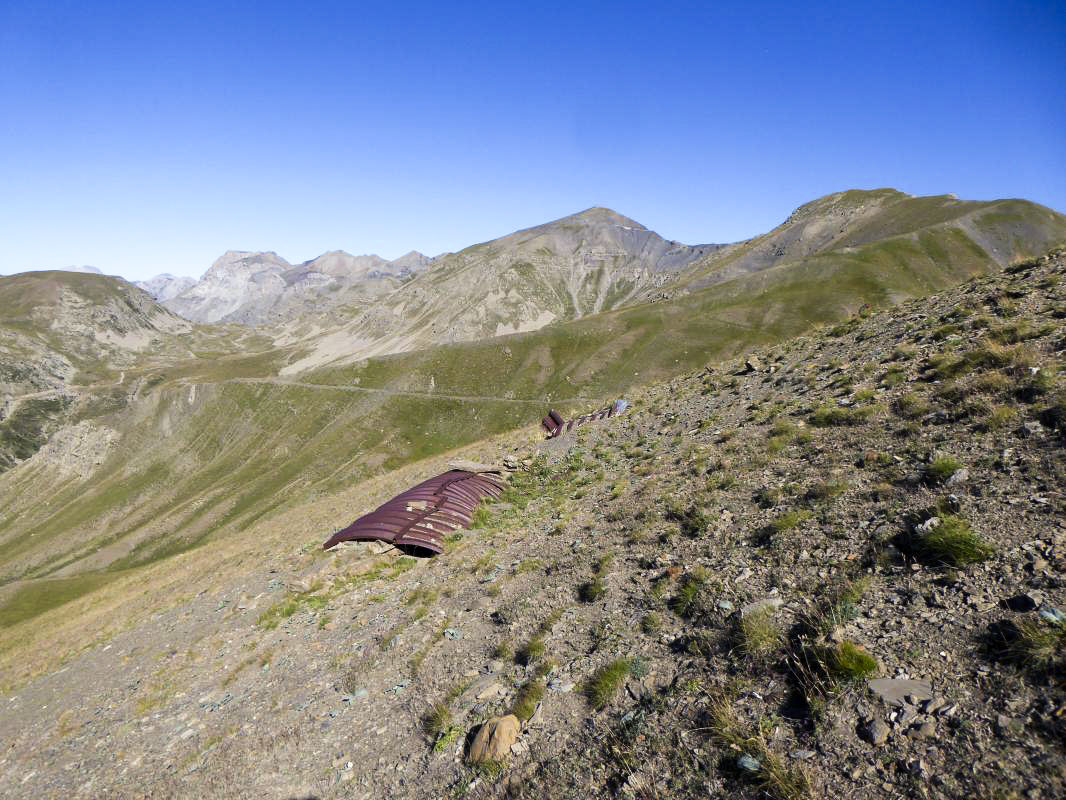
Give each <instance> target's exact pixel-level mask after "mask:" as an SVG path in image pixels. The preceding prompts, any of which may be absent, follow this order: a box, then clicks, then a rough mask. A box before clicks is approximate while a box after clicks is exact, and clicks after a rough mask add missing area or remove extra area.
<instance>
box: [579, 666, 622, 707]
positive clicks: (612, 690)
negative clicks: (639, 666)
mask: <svg viewBox="0 0 1066 800" xmlns="http://www.w3.org/2000/svg"><path fill="white" fill-rule="evenodd" d="M629 670H630V663H629V661H627V660H626V659H624V658H619V659H616V660H614V661H612V662H611V663H609V664H606V665H604V666H602V667H600V668H599V669H598V670H596V671H595V672H594V673H592V675H591V676H590V677H589V679H588V680H587V681H586V682H585V686H584V693H585V697H587V698H588V701H589V703H590V704H591V705H592V707H593V708H595V709H601V708H603V707H604V706H606V705H607V704H608V703H609V702H611V699H612V698H613V697H614V696H615V695H616V694H618V690H619V689H621V688H622V684H624V683H625V680H626V678H627V677H629Z"/></svg>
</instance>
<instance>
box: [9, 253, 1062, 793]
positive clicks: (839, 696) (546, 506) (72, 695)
mask: <svg viewBox="0 0 1066 800" xmlns="http://www.w3.org/2000/svg"><path fill="white" fill-rule="evenodd" d="M1064 277H1066V253H1064V252H1063V251H1058V252H1056V253H1054V254H1052V255H1051V256H1048V257H1045V258H1039V259H1029V260H1025V261H1020V262H1018V263H1016V264H1014V265H1012V266H1011V267H1009V268H1008V269H1007V270H1006V271H1004V272H1000V273H996V274H992V275H978V276H975V277H974V278H971V279H969V280H966V281H965V282H963V283H962V284H961V285H959V286H958V287H954V288H950V289H947V290H946V291H942V292H939V293H934V294H933V295H931V296H928V297H923V298H920V299H916V300H911V301H907V302H905V303H903V304H902V305H900V306H897V307H894V308H892V309H890V310H886V311H877V310H875V309H870V308H862V309H861V310H859V309H857V310H856V313H854V314H851V315H849V316H845V317H843V318H842V319H841V321H840V322H838V323H836V324H834V325H832V326H826V327H823V328H820V329H818V330H816V331H813V332H811V333H810V334H808V335H804V336H798V337H792V338H790V339H788V340H787V341H783V342H780V343H778V344H774V345H769V346H761V347H757V348H755V349H753V350H752V351H750V352H748V353H747V354H746V355H745V356H744V357H741V358H737V359H726V360H723V361H717V360H716V361H713V362H712V363H710V364H708V365H706V366H701V367H700V368H699V369H695V370H691V369H689V370H681V371H680V372H679V374H677V375H676V376H674V377H672V378H671V379H670V380H669V381H666V382H654V383H651V384H649V385H647V386H645V387H643V388H636V389H631V392H630V394H629V398H630V399H631V400H632V402H633V407H632V409H631V411H630V412H628V413H627V414H625V415H623V416H621V417H617V418H614V419H611V420H606V421H603V422H599V423H593V424H590V425H588V426H586V427H584V428H582V429H580V430H579V432H578V433H577V434H576V435H575V434H571V435H567V436H564V437H561V438H559V439H555V440H551V441H548V442H544V441H540V440H539V436H538V434H537V432H536V431H535V429H534V428H533V427H532V426H531V427H527V428H525V429H522V430H519V431H516V432H513V433H506V434H502V435H500V436H498V437H495V438H492V439H487V440H485V441H482V442H480V443H477V444H475V445H471V446H469V447H466V448H464V449H462V450H460V451H458V452H456V453H455V454H456V455H462V456H464V457H469V458H475V459H477V460H481V461H487V462H503V461H506V462H507V463H509V464H511V465H512V467H513V469H512V470H511V475H510V479H509V483H510V488H509V490H508V492H507V493H506V494H505V496H504V497H503V498H502V500H501V502H499V503H496V504H494V505H491V506H488V507H486V509H485V510H484V512H483V513H482V514H480V515H479V521H478V526H477V527H476V528H475V529H474V530H470V531H464V532H462V533H460V534H458V535H455V536H452V537H450V538H449V540H448V550H447V552H446V553H445V554H443V555H441V556H439V557H437V558H434V559H431V560H415V559H410V558H407V557H404V556H402V555H400V554H397V553H395V552H390V551H388V549H387V548H385V547H378V546H376V545H367V544H360V545H354V546H351V547H349V548H346V549H343V550H341V551H340V552H338V553H332V554H324V553H322V551H321V550H320V543H321V541H323V540H324V539H325V538H326V537H327V536H328V535H329V534H330V533H332V532H333V530H335V529H336V528H337V527H339V526H341V525H343V524H345V523H347V522H348V521H349V520H350V519H351V518H352V517H354V516H356V515H358V514H359V513H362V512H363V511H365V510H368V509H369V508H372V507H373V506H374V505H376V504H377V503H379V502H380V501H381V500H383V499H384V498H386V497H389V496H391V495H392V494H393V493H395V492H396V491H398V490H399V489H402V488H404V487H406V486H409V485H410V484H412V483H414V482H416V481H417V480H418V479H420V478H421V477H425V476H427V475H430V474H434V473H436V472H439V471H442V470H443V469H444V468H445V462H446V460H447V458H446V457H445V456H433V457H431V458H428V459H425V460H423V461H420V462H417V463H415V464H411V465H407V466H403V467H401V468H400V469H398V470H396V471H395V472H392V473H389V474H387V475H383V476H381V477H378V478H374V479H372V480H371V481H369V482H367V483H365V484H363V485H360V486H342V485H340V484H338V485H337V487H335V488H333V489H329V490H327V489H325V488H322V489H321V490H320V491H318V492H317V493H315V495H314V496H312V497H304V498H301V499H299V500H298V501H295V502H294V503H293V505H292V507H290V508H288V509H284V510H280V511H278V512H277V513H274V514H272V515H269V516H260V517H259V518H258V519H256V520H253V521H251V522H249V524H248V525H247V527H245V528H244V529H243V530H234V531H233V532H232V533H231V535H229V536H226V537H218V538H214V537H208V538H207V540H206V541H205V542H204V543H203V544H202V545H201V546H200V547H197V548H195V549H192V550H189V551H187V552H185V553H183V554H180V555H177V556H174V557H171V558H168V559H166V560H165V561H155V562H151V563H146V564H144V565H143V566H141V567H140V568H138V569H129V570H125V571H123V572H122V573H121V574H118V575H117V576H116V577H115V578H114V579H112V580H110V581H109V582H107V583H106V585H101V586H98V587H95V590H94V591H92V592H91V593H88V594H84V595H82V596H80V597H78V598H77V599H72V600H70V601H69V602H68V603H67V604H66V605H64V606H61V607H58V608H51V609H47V610H44V611H42V612H40V613H39V614H38V615H37V616H36V617H34V618H33V619H32V620H25V621H22V622H12V620H13V617H12V613H13V612H12V608H13V607H14V606H13V605H12V604H11V603H9V604H8V605H7V606H5V607H4V608H3V613H4V614H7V615H8V616H7V620H8V622H9V627H7V628H6V629H5V630H4V632H3V637H2V639H0V670H2V674H3V676H4V679H3V680H4V683H6V684H7V685H9V686H10V687H11V688H10V689H9V692H8V694H9V697H8V699H7V700H6V702H5V703H3V704H0V731H3V735H4V738H5V741H6V742H7V743H8V747H7V749H6V751H5V760H4V766H3V771H2V772H0V788H2V789H3V791H4V793H5V794H6V795H7V796H42V795H57V794H67V793H71V792H74V791H76V790H77V789H78V788H79V787H84V788H87V789H88V790H90V791H92V792H95V793H97V794H104V795H109V796H119V797H123V796H129V797H146V796H151V797H181V796H188V795H190V794H198V795H200V796H212V797H258V796H263V795H264V794H269V795H272V796H273V795H280V796H301V797H302V796H314V797H322V798H330V797H383V796H390V797H392V796H401V797H412V798H420V797H425V798H430V797H461V796H468V797H504V796H515V797H529V798H534V797H537V798H539V797H560V798H566V797H573V798H587V797H627V798H628V797H635V798H667V797H670V798H687V797H692V798H695V797H707V796H715V797H725V798H754V797H766V796H769V797H774V798H779V800H797V799H798V798H807V797H812V798H813V797H832V796H837V795H840V794H845V793H846V794H851V795H854V796H860V797H871V798H882V797H883V798H891V797H899V796H913V797H942V796H946V797H960V796H973V797H1003V798H1009V797H1026V798H1053V797H1059V796H1061V795H1062V794H1063V791H1064V789H1066V786H1064V785H1063V771H1062V765H1063V763H1066V753H1064V752H1063V741H1064V739H1066V736H1064V733H1066V732H1064V730H1063V719H1064V716H1063V707H1064V703H1066V694H1064V691H1066V686H1064V684H1063V682H1062V675H1063V670H1064V669H1066V661H1064V659H1066V635H1064V633H1063V631H1064V630H1066V628H1064V625H1066V614H1064V611H1066V594H1063V586H1064V585H1066V584H1064V582H1063V578H1064V570H1066V562H1064V560H1063V555H1062V548H1063V538H1064V536H1066V524H1064V522H1063V520H1064V519H1066V517H1064V512H1066V495H1064V494H1063V488H1062V487H1063V486H1066V393H1064V392H1066V389H1064V387H1063V383H1062V372H1063V369H1064V368H1066V323H1064V320H1066V292H1064V288H1063V287H1064V286H1066V283H1064ZM370 366H371V365H367V367H366V369H369V368H370ZM243 388H248V387H243ZM260 390H261V391H268V390H267V389H255V391H260ZM336 391H340V390H339V389H338V390H336ZM290 424H291V423H290ZM57 591H59V592H63V591H65V587H64V586H63V585H62V584H59V585H58V587H57ZM61 664H62V665H63V667H64V668H63V669H60V670H59V671H56V670H57V668H58V667H59V666H60V665H61ZM508 714H512V715H513V718H514V720H515V722H514V723H506V724H503V723H501V727H500V728H499V731H500V733H499V737H500V738H499V743H500V744H501V746H502V751H498V752H497V753H496V756H495V758H493V759H490V760H487V761H481V762H480V763H471V758H472V756H473V753H472V749H471V748H473V747H474V745H475V739H476V738H477V733H478V730H479V728H480V726H482V725H483V724H485V723H487V722H491V724H493V725H496V722H495V721H496V720H498V719H503V718H506V715H508ZM115 753H121V754H122V762H121V763H122V766H121V768H120V767H118V766H116V761H115V759H114V756H113V754H115ZM71 763H76V764H77V769H65V768H64V765H67V764H71Z"/></svg>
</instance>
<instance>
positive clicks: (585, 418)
mask: <svg viewBox="0 0 1066 800" xmlns="http://www.w3.org/2000/svg"><path fill="white" fill-rule="evenodd" d="M628 407H629V403H627V402H626V401H625V400H617V401H615V402H614V403H612V404H611V405H609V406H607V407H606V408H601V409H600V410H599V411H595V412H593V413H591V414H583V415H582V416H580V417H574V418H573V419H572V420H570V421H569V422H567V421H566V420H564V419H563V418H562V417H561V416H560V415H559V412H557V411H556V410H555V409H552V410H551V411H549V412H548V416H546V417H545V418H544V419H542V420H541V421H540V424H541V426H542V427H543V428H544V430H546V431H547V432H548V438H549V439H554V438H555V437H556V436H558V435H559V434H561V433H563V432H564V431H570V430H573V429H574V428H576V427H577V426H578V425H584V424H585V423H586V422H592V421H594V420H599V419H606V418H607V417H613V416H614V415H615V414H621V413H622V412H623V411H625V410H626V409H627V408H628Z"/></svg>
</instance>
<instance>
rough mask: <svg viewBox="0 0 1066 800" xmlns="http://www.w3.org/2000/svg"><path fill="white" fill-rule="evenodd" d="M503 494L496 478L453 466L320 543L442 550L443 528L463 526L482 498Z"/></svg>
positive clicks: (413, 552) (428, 553)
mask: <svg viewBox="0 0 1066 800" xmlns="http://www.w3.org/2000/svg"><path fill="white" fill-rule="evenodd" d="M501 494H503V484H502V483H501V482H500V481H499V480H498V479H496V478H494V477H490V476H489V475H486V474H483V473H477V472H467V471H465V470H458V469H453V470H450V471H448V472H445V473H444V474H443V475H437V476H436V477H435V478H430V479H429V480H427V481H423V482H422V483H420V484H418V485H417V486H413V487H412V488H410V489H408V490H407V491H406V492H403V493H402V494H398V495H396V497H394V498H392V499H391V500H389V501H388V502H387V503H385V504H383V505H382V506H380V507H379V508H376V509H375V510H373V511H371V512H370V513H369V514H366V515H364V516H362V517H360V518H359V519H357V520H356V521H355V522H353V523H352V524H351V525H349V526H348V527H347V528H345V529H344V530H341V531H337V533H335V534H333V536H331V537H330V538H329V541H327V542H326V543H325V544H324V545H322V548H323V549H324V550H329V549H330V548H331V547H335V546H336V545H338V544H340V543H341V542H358V541H369V540H377V541H381V542H388V543H390V544H392V545H394V546H395V547H397V548H399V549H400V550H403V551H404V552H405V553H407V554H408V555H414V556H432V555H436V554H439V553H442V552H444V546H443V539H444V536H445V535H446V534H449V533H451V532H453V531H456V530H458V529H460V528H465V527H467V526H468V525H469V524H470V522H471V520H472V519H473V518H474V511H476V510H477V507H478V505H479V504H480V503H481V501H482V500H484V499H485V498H492V499H495V498H497V497H499V496H500V495H501Z"/></svg>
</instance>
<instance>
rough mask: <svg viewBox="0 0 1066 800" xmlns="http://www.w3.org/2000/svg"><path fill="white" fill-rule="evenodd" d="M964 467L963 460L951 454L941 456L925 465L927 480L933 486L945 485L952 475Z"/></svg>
mask: <svg viewBox="0 0 1066 800" xmlns="http://www.w3.org/2000/svg"><path fill="white" fill-rule="evenodd" d="M960 469H962V462H961V461H959V460H957V459H954V458H952V457H951V456H941V457H940V458H936V459H934V460H933V461H932V462H930V463H929V464H928V465H926V467H925V473H924V476H925V481H926V483H930V484H932V485H933V486H943V485H944V484H945V483H947V482H948V480H950V479H951V476H952V475H954V474H955V473H956V472H958V471H959V470H960Z"/></svg>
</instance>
